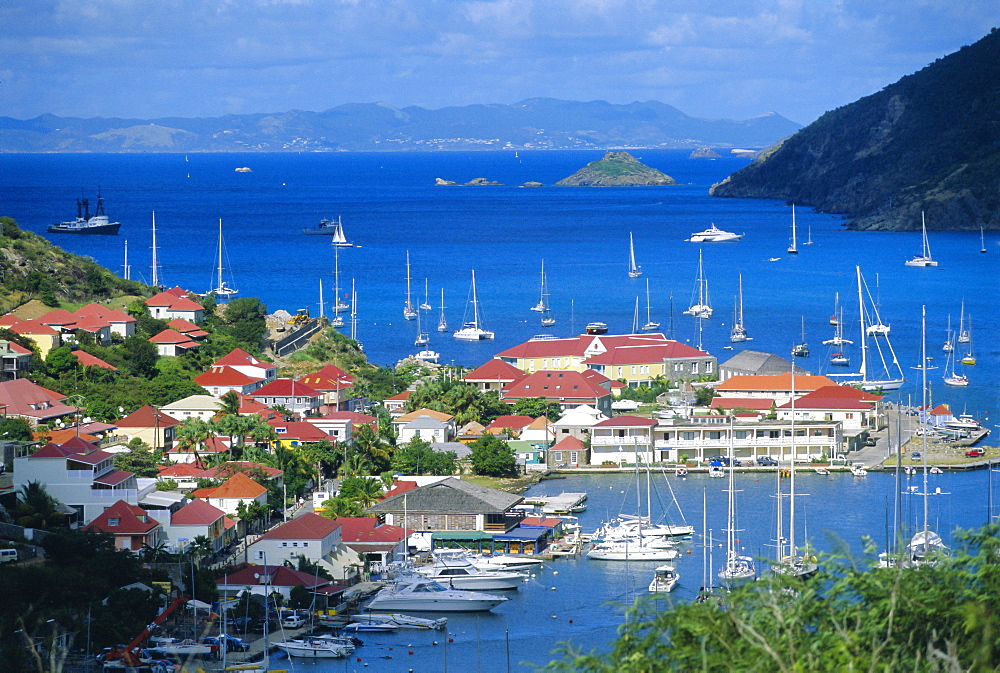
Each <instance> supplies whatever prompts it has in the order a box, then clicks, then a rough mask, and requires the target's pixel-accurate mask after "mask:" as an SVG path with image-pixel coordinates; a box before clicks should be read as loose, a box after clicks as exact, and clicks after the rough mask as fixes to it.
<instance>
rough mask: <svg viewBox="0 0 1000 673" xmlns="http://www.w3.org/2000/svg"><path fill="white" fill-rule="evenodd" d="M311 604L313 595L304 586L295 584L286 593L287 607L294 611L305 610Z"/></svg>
mask: <svg viewBox="0 0 1000 673" xmlns="http://www.w3.org/2000/svg"><path fill="white" fill-rule="evenodd" d="M312 602H313V595H312V593H311V592H310V591H309V589H306V585H304V584H296V585H295V586H294V587H292V589H291V591H289V592H288V607H290V608H292V609H294V610H305V609H307V608H308V607H309V606H310V605H312Z"/></svg>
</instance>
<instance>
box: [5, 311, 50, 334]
mask: <svg viewBox="0 0 1000 673" xmlns="http://www.w3.org/2000/svg"><path fill="white" fill-rule="evenodd" d="M6 317H7V316H4V318H6ZM11 317H12V318H14V322H12V323H10V324H9V325H3V324H0V326H2V327H6V328H7V329H9V330H10V331H11V332H14V333H15V334H20V335H22V336H29V335H36V336H38V335H43V334H44V335H49V336H52V335H55V334H58V332H56V331H55V330H54V329H52V328H51V327H49V326H48V325H46V324H44V323H40V322H38V321H37V320H18V319H17V318H16V317H15V316H11Z"/></svg>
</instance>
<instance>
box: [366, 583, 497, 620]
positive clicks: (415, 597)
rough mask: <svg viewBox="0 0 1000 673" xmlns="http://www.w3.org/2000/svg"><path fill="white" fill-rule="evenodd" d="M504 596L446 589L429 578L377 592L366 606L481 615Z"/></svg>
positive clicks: (374, 608) (393, 609) (382, 608)
mask: <svg viewBox="0 0 1000 673" xmlns="http://www.w3.org/2000/svg"><path fill="white" fill-rule="evenodd" d="M506 601H507V598H506V597H505V596H497V595H495V594H485V593H482V592H481V591H459V590H458V589H449V588H447V587H444V586H442V585H441V584H439V583H438V582H435V581H434V580H430V579H419V580H416V581H413V582H400V583H398V584H395V585H393V586H388V587H385V588H384V589H382V590H381V591H379V592H378V593H377V594H376V595H375V598H373V599H372V600H371V602H370V603H369V604H368V609H369V610H378V611H385V612H394V611H396V610H412V611H416V612H482V611H485V610H492V609H493V608H495V607H496V606H498V605H500V604H501V603H505V602H506Z"/></svg>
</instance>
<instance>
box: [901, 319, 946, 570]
mask: <svg viewBox="0 0 1000 673" xmlns="http://www.w3.org/2000/svg"><path fill="white" fill-rule="evenodd" d="M927 362H928V360H927V307H926V306H923V307H921V320H920V372H921V376H922V386H921V389H922V393H923V395H922V397H923V399H922V406H921V408H923V409H927V408H928V407H927V369H928V366H927ZM928 434H929V433H928V432H926V429H925V431H924V432H923V433H922V436H923V450H922V451H921V452H920V455H921V457H922V458H923V468H924V491H923V493H920V494H919V495H922V496H923V498H924V526H923V528H922V529H921V530H918V531H917V532H916V534H914V536H913V537H912V538H910V542H909V544H907V545H906V551H907V556H908V557H907V558H906V559H904V560H903V565H904V567H915V566H922V565H934V564H935V563H936V558H935V557H939V556H941V555H943V554H944V553H945V552H947V549H948V548H947V547H946V546H945V544H944V542H943V541H942V540H941V536H940V535H938V534H937V533H935V532H934V531H932V530H931V529H930V526H929V512H928V507H927V499H928V497H929V496H930V491H929V489H928V485H927V435H928ZM938 490H939V491H940V489H938ZM942 495H943V494H942Z"/></svg>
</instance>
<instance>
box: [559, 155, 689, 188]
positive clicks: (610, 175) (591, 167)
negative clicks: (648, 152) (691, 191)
mask: <svg viewBox="0 0 1000 673" xmlns="http://www.w3.org/2000/svg"><path fill="white" fill-rule="evenodd" d="M676 184H677V181H676V180H674V179H673V178H672V177H670V176H669V175H667V174H666V173H661V172H660V171H658V170H656V169H655V168H650V167H649V166H647V165H645V164H644V163H642V162H641V161H639V160H638V159H636V158H635V157H633V156H632V155H631V154H629V153H628V152H608V153H607V154H605V155H604V158H603V159H599V160H597V161H592V162H590V163H589V164H587V165H586V166H584V167H583V168H581V169H580V170H578V171H577V172H576V173H574V174H573V175H571V176H569V177H568V178H563V179H562V180H560V181H559V182H557V183H556V186H557V187H642V186H660V185H676Z"/></svg>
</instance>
